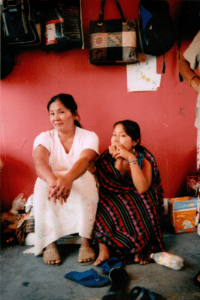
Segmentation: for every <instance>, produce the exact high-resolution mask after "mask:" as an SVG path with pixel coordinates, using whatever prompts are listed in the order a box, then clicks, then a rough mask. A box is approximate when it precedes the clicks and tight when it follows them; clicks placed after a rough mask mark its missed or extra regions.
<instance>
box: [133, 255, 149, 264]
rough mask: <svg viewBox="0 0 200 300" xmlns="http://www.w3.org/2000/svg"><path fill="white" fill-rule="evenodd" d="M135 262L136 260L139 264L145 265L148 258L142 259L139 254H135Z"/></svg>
mask: <svg viewBox="0 0 200 300" xmlns="http://www.w3.org/2000/svg"><path fill="white" fill-rule="evenodd" d="M135 262H136V263H140V264H141V265H146V264H148V263H149V261H148V260H146V259H142V258H141V257H140V256H139V254H135Z"/></svg>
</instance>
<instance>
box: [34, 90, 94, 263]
mask: <svg viewBox="0 0 200 300" xmlns="http://www.w3.org/2000/svg"><path fill="white" fill-rule="evenodd" d="M47 109H48V111H49V115H50V122H51V123H52V125H53V129H52V130H50V131H46V132H43V133H41V134H40V135H39V136H38V137H36V139H35V141H34V150H33V158H34V163H35V168H36V172H37V175H38V178H37V180H36V184H35V189H34V199H33V201H34V213H35V235H36V240H35V255H41V254H42V253H43V260H44V262H45V263H47V264H52V265H55V264H60V263H61V257H60V255H59V252H58V249H57V246H56V241H57V240H58V239H59V238H60V237H63V236H66V235H69V234H74V233H78V234H79V235H80V236H81V247H80V250H79V257H78V261H79V262H86V261H90V260H94V259H95V252H94V250H93V248H92V247H91V245H90V239H91V238H92V229H93V225H94V221H95V216H96V209H97V203H98V193H97V188H96V182H95V179H94V177H93V175H92V174H91V173H90V172H89V171H88V169H89V167H90V166H91V164H92V163H93V162H94V161H95V159H96V158H97V157H98V151H99V150H98V146H99V139H98V137H97V135H96V134H95V133H94V132H90V131H88V130H85V129H82V128H80V124H79V122H78V119H79V116H78V112H77V104H76V102H75V101H74V99H73V97H72V96H71V95H69V94H59V95H56V96H54V97H53V98H52V99H51V100H50V101H49V103H48V105H47Z"/></svg>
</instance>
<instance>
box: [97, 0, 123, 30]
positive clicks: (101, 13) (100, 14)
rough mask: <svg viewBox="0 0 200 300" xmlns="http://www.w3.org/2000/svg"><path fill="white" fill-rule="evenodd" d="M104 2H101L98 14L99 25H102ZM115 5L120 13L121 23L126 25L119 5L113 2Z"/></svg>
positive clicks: (116, 0) (117, 2)
mask: <svg viewBox="0 0 200 300" xmlns="http://www.w3.org/2000/svg"><path fill="white" fill-rule="evenodd" d="M105 2H106V1H105V0H101V9H100V13H99V24H102V23H103V16H104V7H105ZM115 3H116V4H117V7H118V10H119V12H120V15H121V19H122V22H123V23H126V19H125V18H124V14H123V11H122V9H121V5H120V4H119V1H118V0H115Z"/></svg>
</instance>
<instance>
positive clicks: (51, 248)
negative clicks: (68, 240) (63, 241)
mask: <svg viewBox="0 0 200 300" xmlns="http://www.w3.org/2000/svg"><path fill="white" fill-rule="evenodd" d="M43 260H44V262H45V263H46V264H48V265H54V264H60V263H61V258H60V255H59V253H58V249H57V246H56V243H52V244H50V245H48V246H47V247H46V250H45V251H44V253H43Z"/></svg>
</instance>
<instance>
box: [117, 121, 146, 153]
mask: <svg viewBox="0 0 200 300" xmlns="http://www.w3.org/2000/svg"><path fill="white" fill-rule="evenodd" d="M119 124H121V125H122V126H123V128H124V130H125V132H126V133H127V134H128V135H129V136H130V137H131V138H132V140H133V141H136V142H138V143H137V145H136V146H135V150H136V151H142V148H143V147H142V146H141V145H140V141H141V134H140V127H139V125H138V123H136V122H134V121H131V120H123V121H118V122H116V123H115V124H114V126H113V128H115V127H116V126H117V125H119Z"/></svg>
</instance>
